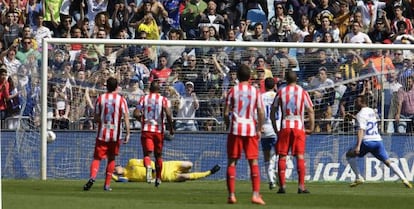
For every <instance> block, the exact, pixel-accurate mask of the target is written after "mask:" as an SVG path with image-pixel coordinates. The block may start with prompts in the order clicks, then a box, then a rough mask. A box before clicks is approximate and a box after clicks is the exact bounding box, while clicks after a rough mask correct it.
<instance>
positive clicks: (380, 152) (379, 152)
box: [372, 142, 413, 189]
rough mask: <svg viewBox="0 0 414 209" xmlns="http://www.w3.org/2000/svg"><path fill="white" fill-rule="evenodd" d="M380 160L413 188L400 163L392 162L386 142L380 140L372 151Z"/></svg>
mask: <svg viewBox="0 0 414 209" xmlns="http://www.w3.org/2000/svg"><path fill="white" fill-rule="evenodd" d="M372 154H373V155H374V156H375V157H376V158H377V159H378V160H381V161H382V162H384V164H385V165H386V166H388V167H389V168H391V170H393V171H394V172H395V174H397V176H398V177H400V179H401V180H402V182H403V184H404V186H405V187H407V188H410V189H411V188H412V187H413V186H412V185H411V183H410V182H409V181H408V180H407V178H406V177H405V175H404V173H403V172H402V171H401V169H400V168H399V167H398V165H397V164H396V163H395V162H391V160H390V158H389V156H388V153H387V151H386V150H385V147H384V144H383V143H382V142H378V147H377V149H376V150H375V151H373V153H372Z"/></svg>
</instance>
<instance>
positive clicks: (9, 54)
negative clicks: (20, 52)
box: [0, 46, 22, 75]
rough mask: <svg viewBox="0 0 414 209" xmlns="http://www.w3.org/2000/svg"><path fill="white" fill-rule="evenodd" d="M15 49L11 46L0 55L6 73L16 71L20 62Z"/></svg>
mask: <svg viewBox="0 0 414 209" xmlns="http://www.w3.org/2000/svg"><path fill="white" fill-rule="evenodd" d="M16 53H17V49H16V47H14V46H12V47H10V48H9V49H7V50H5V51H3V52H2V53H1V55H0V57H1V58H2V59H1V61H2V63H3V64H4V65H5V66H6V69H8V70H7V73H8V75H13V74H16V73H17V70H18V69H19V67H20V65H22V62H20V60H18V59H17V58H16Z"/></svg>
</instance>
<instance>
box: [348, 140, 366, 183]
mask: <svg viewBox="0 0 414 209" xmlns="http://www.w3.org/2000/svg"><path fill="white" fill-rule="evenodd" d="M361 147H362V146H361ZM357 157H358V155H357V154H356V153H355V151H354V150H352V149H350V150H348V152H347V153H346V160H347V161H348V163H349V166H351V170H352V171H353V172H354V174H355V181H354V182H352V183H351V184H350V185H349V186H350V187H356V186H358V185H360V184H362V183H364V178H363V177H362V175H361V173H360V171H359V167H358V162H357Z"/></svg>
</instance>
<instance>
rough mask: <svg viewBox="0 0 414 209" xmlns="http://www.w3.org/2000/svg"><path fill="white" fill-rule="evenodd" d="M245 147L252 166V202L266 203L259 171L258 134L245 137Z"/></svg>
mask: <svg viewBox="0 0 414 209" xmlns="http://www.w3.org/2000/svg"><path fill="white" fill-rule="evenodd" d="M243 149H244V152H245V155H246V158H247V160H248V161H249V167H250V179H251V181H252V191H253V195H252V200H251V201H252V203H253V204H259V205H264V204H265V202H264V201H263V199H262V196H261V195H260V171H259V161H258V159H259V141H258V139H257V137H256V136H253V137H246V138H245V139H243Z"/></svg>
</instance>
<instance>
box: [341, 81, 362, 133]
mask: <svg viewBox="0 0 414 209" xmlns="http://www.w3.org/2000/svg"><path fill="white" fill-rule="evenodd" d="M361 89H362V85H360V84H358V83H357V82H356V81H352V82H351V83H348V86H347V88H346V91H345V93H344V95H343V97H342V99H341V101H340V103H339V116H340V117H342V118H343V119H344V124H343V126H342V131H345V132H348V131H352V130H353V121H352V120H353V117H351V116H352V115H355V113H356V112H355V110H356V108H355V105H354V101H355V99H356V97H357V96H358V95H360V93H361Z"/></svg>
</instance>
